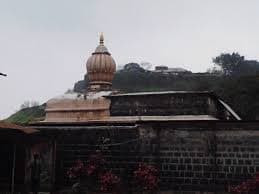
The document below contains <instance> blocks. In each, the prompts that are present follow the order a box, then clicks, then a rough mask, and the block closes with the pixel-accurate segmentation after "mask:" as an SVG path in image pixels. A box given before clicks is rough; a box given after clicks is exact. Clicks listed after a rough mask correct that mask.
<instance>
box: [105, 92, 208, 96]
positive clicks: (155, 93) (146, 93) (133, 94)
mask: <svg viewBox="0 0 259 194" xmlns="http://www.w3.org/2000/svg"><path fill="white" fill-rule="evenodd" d="M163 94H213V92H211V91H162V92H135V93H119V94H112V95H109V96H105V97H118V96H145V95H163Z"/></svg>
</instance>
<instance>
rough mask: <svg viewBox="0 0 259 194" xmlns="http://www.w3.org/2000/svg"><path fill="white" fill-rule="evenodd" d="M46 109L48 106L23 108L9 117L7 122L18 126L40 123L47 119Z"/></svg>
mask: <svg viewBox="0 0 259 194" xmlns="http://www.w3.org/2000/svg"><path fill="white" fill-rule="evenodd" d="M45 107H46V104H43V105H40V106H33V107H27V108H23V109H21V110H19V111H18V112H16V113H14V114H13V115H11V116H10V117H8V118H7V119H6V121H8V122H11V123H17V124H28V123H30V122H35V121H40V120H42V119H43V118H44V117H45Z"/></svg>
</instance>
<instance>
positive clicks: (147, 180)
mask: <svg viewBox="0 0 259 194" xmlns="http://www.w3.org/2000/svg"><path fill="white" fill-rule="evenodd" d="M134 179H135V182H136V183H137V184H138V185H139V186H141V187H142V189H143V190H146V191H154V190H155V189H156V188H157V187H158V182H159V178H158V170H157V169H156V168H155V167H154V166H152V165H148V164H144V163H141V164H139V166H138V169H137V170H135V171H134Z"/></svg>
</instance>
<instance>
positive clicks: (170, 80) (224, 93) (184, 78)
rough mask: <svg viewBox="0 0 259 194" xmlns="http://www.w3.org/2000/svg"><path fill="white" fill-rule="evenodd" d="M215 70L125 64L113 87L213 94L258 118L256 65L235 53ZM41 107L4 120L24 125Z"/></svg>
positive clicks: (81, 84)
mask: <svg viewBox="0 0 259 194" xmlns="http://www.w3.org/2000/svg"><path fill="white" fill-rule="evenodd" d="M213 62H214V64H215V65H216V66H218V67H219V68H211V69H210V71H208V72H206V73H197V74H193V73H190V72H188V73H184V72H183V73H178V74H177V75H175V74H174V73H163V72H153V71H150V70H146V69H144V68H143V67H141V66H140V65H139V64H137V63H129V64H126V65H125V66H124V68H123V69H122V70H119V71H117V72H116V74H115V77H114V80H113V88H114V89H116V90H119V91H123V92H141V91H168V90H175V91H180V90H181V91H183V90H186V91H214V92H215V93H216V94H217V95H218V96H220V97H221V98H222V99H223V100H224V101H225V102H226V103H228V104H229V105H230V106H231V107H232V108H233V109H234V110H235V111H236V112H237V113H238V114H239V115H240V116H241V117H242V118H243V119H245V120H254V119H256V118H257V119H258V117H259V73H258V72H259V62H258V61H255V60H246V59H245V58H244V57H243V56H241V55H239V54H238V53H232V54H229V53H223V54H221V55H220V56H218V57H216V58H214V59H213ZM87 86H88V79H87V75H86V76H85V78H84V80H81V81H78V82H77V83H75V85H74V91H75V92H85V89H86V88H87ZM44 109H45V105H42V106H35V107H28V108H23V109H21V110H20V111H18V112H17V113H15V114H13V115H11V116H10V117H9V118H8V119H7V120H8V121H10V122H14V123H21V124H24V123H28V122H32V121H35V119H39V118H41V117H44V115H45V111H44Z"/></svg>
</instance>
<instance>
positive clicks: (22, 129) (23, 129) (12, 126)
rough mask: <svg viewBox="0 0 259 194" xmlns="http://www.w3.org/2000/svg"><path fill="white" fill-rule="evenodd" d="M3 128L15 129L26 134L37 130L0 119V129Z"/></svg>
mask: <svg viewBox="0 0 259 194" xmlns="http://www.w3.org/2000/svg"><path fill="white" fill-rule="evenodd" d="M3 129H9V130H17V131H20V132H23V133H26V134H31V133H35V132H38V130H36V129H33V128H28V127H23V126H20V125H16V124H13V123H9V122H5V121H0V131H1V130H3Z"/></svg>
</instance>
